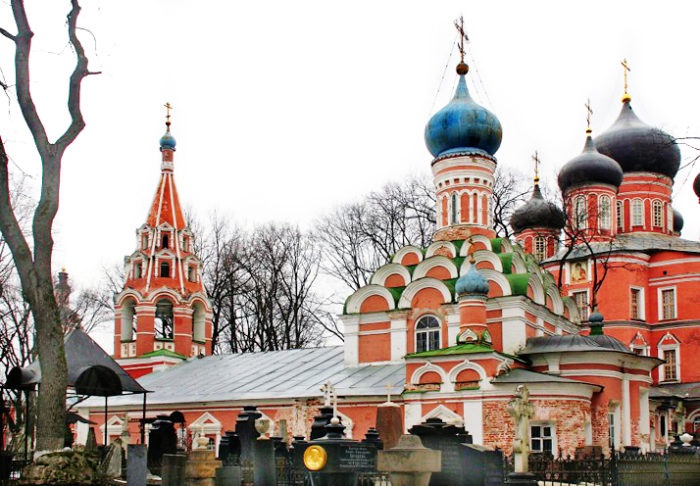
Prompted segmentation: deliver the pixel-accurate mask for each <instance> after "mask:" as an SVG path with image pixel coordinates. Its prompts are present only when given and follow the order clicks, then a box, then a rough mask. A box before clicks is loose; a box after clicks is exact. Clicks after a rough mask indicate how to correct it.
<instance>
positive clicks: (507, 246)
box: [501, 238, 513, 253]
mask: <svg viewBox="0 0 700 486" xmlns="http://www.w3.org/2000/svg"><path fill="white" fill-rule="evenodd" d="M512 252H513V243H511V242H510V240H509V239H508V238H501V253H512Z"/></svg>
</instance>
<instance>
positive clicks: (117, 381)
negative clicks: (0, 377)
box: [5, 328, 148, 397]
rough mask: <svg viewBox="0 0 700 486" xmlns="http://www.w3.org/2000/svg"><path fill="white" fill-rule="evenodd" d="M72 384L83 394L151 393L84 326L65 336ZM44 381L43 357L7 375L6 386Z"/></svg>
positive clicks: (23, 386) (25, 386)
mask: <svg viewBox="0 0 700 486" xmlns="http://www.w3.org/2000/svg"><path fill="white" fill-rule="evenodd" d="M64 347H65V348H64V349H65V353H66V364H67V366H68V387H70V388H74V389H75V391H76V393H78V394H80V395H96V396H102V397H104V396H107V397H110V396H115V395H121V394H122V393H148V392H147V390H146V389H145V388H143V387H142V386H141V385H140V384H139V383H138V382H137V381H136V380H135V379H134V378H132V377H131V376H129V374H128V373H127V372H126V371H124V369H123V368H122V367H121V366H119V364H117V362H116V361H114V359H113V358H112V357H111V356H110V355H108V354H107V353H106V352H105V351H104V350H103V349H102V348H101V347H100V345H99V344H97V343H96V342H95V341H93V339H92V338H91V337H90V336H89V335H88V334H87V333H86V332H85V331H83V330H82V329H80V328H76V329H73V330H72V331H70V332H69V333H68V334H66V336H65V339H64ZM38 383H41V367H40V365H39V360H36V361H34V362H33V363H31V364H30V365H28V366H25V367H24V368H19V367H15V368H12V369H11V370H10V372H9V373H8V374H7V380H6V382H5V388H11V389H16V390H24V389H31V388H34V385H36V384H38Z"/></svg>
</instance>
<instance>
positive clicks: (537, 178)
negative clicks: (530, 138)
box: [532, 150, 541, 184]
mask: <svg viewBox="0 0 700 486" xmlns="http://www.w3.org/2000/svg"><path fill="white" fill-rule="evenodd" d="M532 160H534V161H535V184H538V183H539V182H540V163H541V161H540V154H538V153H537V150H535V153H534V155H533V156H532Z"/></svg>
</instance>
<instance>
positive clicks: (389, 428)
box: [377, 402, 403, 449]
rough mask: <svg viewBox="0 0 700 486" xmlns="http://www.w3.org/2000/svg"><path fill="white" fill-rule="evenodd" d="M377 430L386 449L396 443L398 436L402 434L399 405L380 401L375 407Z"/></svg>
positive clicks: (401, 414)
mask: <svg viewBox="0 0 700 486" xmlns="http://www.w3.org/2000/svg"><path fill="white" fill-rule="evenodd" d="M377 432H379V437H380V438H381V439H382V442H383V443H384V447H385V448H386V449H391V448H392V447H394V446H396V444H398V442H399V437H401V435H402V434H403V413H402V412H401V407H399V406H398V405H397V404H395V403H392V402H386V403H382V404H381V405H379V406H378V407H377Z"/></svg>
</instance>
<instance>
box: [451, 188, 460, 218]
mask: <svg viewBox="0 0 700 486" xmlns="http://www.w3.org/2000/svg"><path fill="white" fill-rule="evenodd" d="M458 214H459V206H458V205H457V193H456V192H453V193H452V195H451V196H450V224H455V223H458V222H459V219H458V217H457V215H458Z"/></svg>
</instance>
